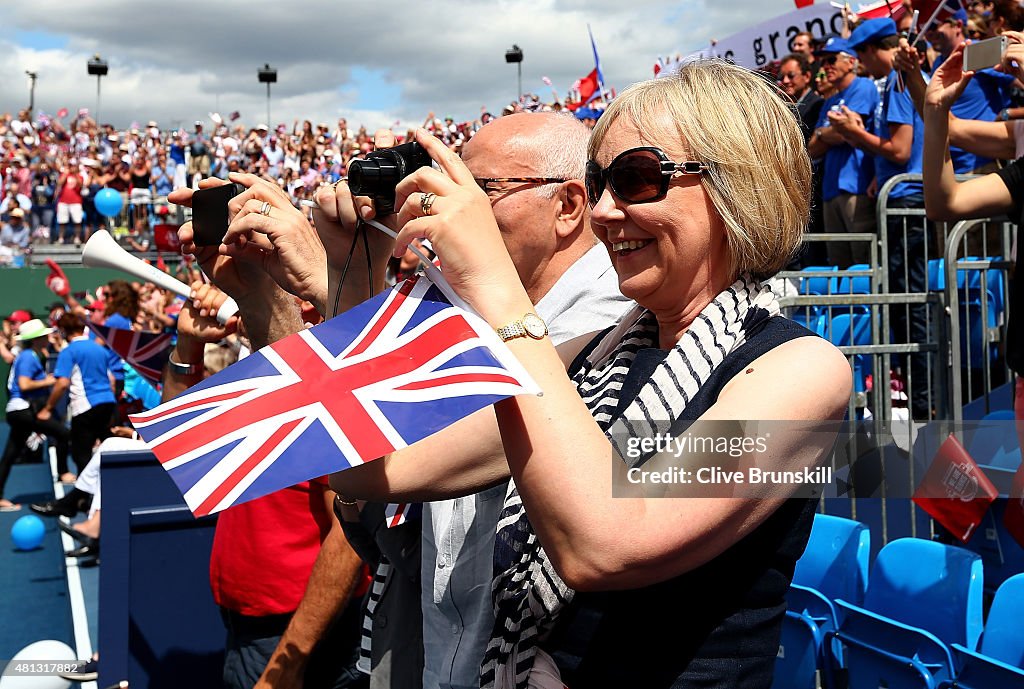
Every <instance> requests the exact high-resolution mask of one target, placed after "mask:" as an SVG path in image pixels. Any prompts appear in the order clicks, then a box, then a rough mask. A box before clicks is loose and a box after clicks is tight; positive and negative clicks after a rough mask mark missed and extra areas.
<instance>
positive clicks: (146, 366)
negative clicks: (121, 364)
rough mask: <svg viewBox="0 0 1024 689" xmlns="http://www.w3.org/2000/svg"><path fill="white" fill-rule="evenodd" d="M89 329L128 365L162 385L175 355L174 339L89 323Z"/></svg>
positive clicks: (146, 332) (151, 380)
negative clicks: (168, 358) (173, 352)
mask: <svg viewBox="0 0 1024 689" xmlns="http://www.w3.org/2000/svg"><path fill="white" fill-rule="evenodd" d="M89 329H90V330H92V331H93V332H94V333H96V335H97V336H99V337H102V338H103V340H104V341H105V342H106V343H107V346H108V347H110V348H111V349H113V350H114V352H115V353H116V354H117V355H118V356H119V357H121V358H122V359H124V360H125V361H127V362H128V363H129V364H131V365H132V367H133V368H134V369H135V370H136V371H138V372H139V375H141V376H142V377H143V378H145V379H146V380H148V381H150V382H152V383H159V382H160V377H161V376H162V375H163V370H164V366H166V365H167V357H169V356H170V355H171V336H170V335H169V334H167V333H154V332H149V331H146V330H124V329H123V328H108V327H107V326H105V325H99V324H98V323H93V322H92V321H89Z"/></svg>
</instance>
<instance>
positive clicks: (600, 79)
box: [587, 22, 605, 98]
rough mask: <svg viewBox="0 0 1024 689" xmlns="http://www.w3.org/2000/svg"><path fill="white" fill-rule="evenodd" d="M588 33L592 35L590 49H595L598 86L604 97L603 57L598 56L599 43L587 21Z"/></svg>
mask: <svg viewBox="0 0 1024 689" xmlns="http://www.w3.org/2000/svg"><path fill="white" fill-rule="evenodd" d="M587 34H589V35H590V49H591V50H593V51H594V67H596V68H597V88H598V90H599V91H600V92H601V97H602V98H604V97H605V93H604V74H603V73H602V72H601V58H599V57H598V56H597V44H596V43H594V32H593V31H591V30H590V22H587Z"/></svg>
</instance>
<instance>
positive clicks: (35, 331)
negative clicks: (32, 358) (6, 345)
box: [14, 318, 53, 342]
mask: <svg viewBox="0 0 1024 689" xmlns="http://www.w3.org/2000/svg"><path fill="white" fill-rule="evenodd" d="M52 332H53V328H47V327H46V324H45V323H43V322H42V321H41V320H39V319H38V318H33V319H32V320H30V321H25V322H24V323H22V324H21V325H19V326H18V335H17V337H15V338H14V339H16V340H18V341H19V342H26V341H28V340H35V339H37V338H40V337H45V336H46V335H49V334H50V333H52Z"/></svg>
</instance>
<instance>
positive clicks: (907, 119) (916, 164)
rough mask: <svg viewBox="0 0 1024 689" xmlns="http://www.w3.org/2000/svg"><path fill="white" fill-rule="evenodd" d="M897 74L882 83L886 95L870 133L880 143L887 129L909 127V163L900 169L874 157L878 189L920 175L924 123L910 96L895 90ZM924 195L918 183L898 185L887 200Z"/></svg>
mask: <svg viewBox="0 0 1024 689" xmlns="http://www.w3.org/2000/svg"><path fill="white" fill-rule="evenodd" d="M896 74H897V73H896V72H895V71H893V72H892V73H891V74H889V77H888V79H886V82H885V92H884V93H883V94H882V98H881V100H879V102H878V110H877V111H876V112H875V127H874V129H873V131H872V133H873V134H874V135H876V136H878V137H880V138H882V139H888V138H889V136H890V135H889V131H890V130H889V126H890V125H893V124H909V125H911V126H912V127H913V128H914V140H913V143H912V144H911V149H910V159H909V160H908V161H907V162H906V164H904V165H899V164H896V163H893V162H891V161H889V160H887V159H886V158H885V157H884V156H876V157H875V174H876V176H877V177H878V188H879V189H881V188H882V186H883V185H884V184H885V183H886V182H887V181H888V180H889V179H890V178H892V177H895V176H896V175H901V174H903V173H907V172H909V173H918V174H920V173H921V161H922V158H923V156H924V122H922V121H921V117H920V116H919V115H918V114H917V111H916V110H915V109H914V103H913V101H911V99H910V94H909V93H908V92H907V91H906V89H904V90H903V91H899V90H897V88H896V86H897V83H898V78H897V76H896ZM921 193H923V190H922V187H921V183H920V182H900V183H898V184H897V185H896V186H895V187H894V188H893V189H892V191H890V192H889V197H890V198H894V199H898V198H904V197H906V196H910V195H911V194H921Z"/></svg>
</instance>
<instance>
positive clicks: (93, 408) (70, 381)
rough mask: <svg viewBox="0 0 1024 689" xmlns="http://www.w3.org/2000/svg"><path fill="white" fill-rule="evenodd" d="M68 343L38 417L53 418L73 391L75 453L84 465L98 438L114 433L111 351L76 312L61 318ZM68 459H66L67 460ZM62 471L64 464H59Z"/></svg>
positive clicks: (76, 461)
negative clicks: (87, 330)
mask: <svg viewBox="0 0 1024 689" xmlns="http://www.w3.org/2000/svg"><path fill="white" fill-rule="evenodd" d="M57 327H58V328H60V329H61V331H62V332H63V333H64V337H65V338H66V339H67V340H68V346H67V347H65V348H64V350H63V351H61V353H60V354H59V355H58V356H57V366H56V368H55V369H54V377H55V378H56V379H57V380H56V382H55V383H54V385H53V390H52V391H51V392H50V397H49V399H47V400H46V404H45V405H44V406H43V408H42V409H40V410H39V413H38V414H37V418H39V419H40V420H42V421H45V420H47V419H49V418H51V416H52V414H53V409H54V407H56V406H57V402H58V401H59V400H60V398H61V397H62V396H63V395H64V393H65V392H70V403H69V405H68V408H69V410H70V412H71V457H72V459H74V460H75V465H76V466H77V467H78V468H79V469H81V468H83V467H84V466H85V465H86V464H88V462H89V457H90V456H91V455H92V448H93V445H95V444H96V441H97V440H103V439H105V438H108V437H110V426H111V419H112V418H113V414H114V411H115V408H116V406H117V405H116V403H115V398H114V387H113V380H112V379H113V376H112V374H111V371H110V354H109V353H108V351H107V349H106V348H105V347H103V346H101V345H99V344H97V343H96V342H94V341H93V340H91V339H89V336H88V335H86V334H85V322H84V321H83V320H82V319H81V317H79V316H78V315H76V314H73V313H65V314H64V315H63V316H61V318H60V320H59V321H58V322H57ZM65 461H66V460H65ZM58 471H60V467H59V466H58Z"/></svg>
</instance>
